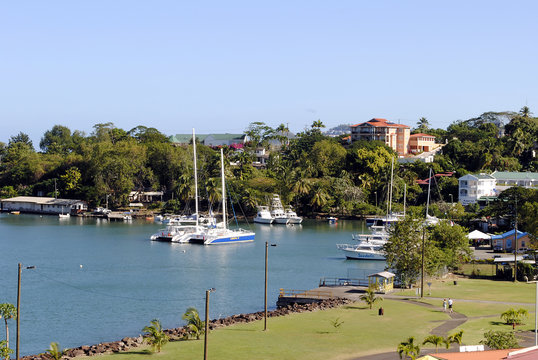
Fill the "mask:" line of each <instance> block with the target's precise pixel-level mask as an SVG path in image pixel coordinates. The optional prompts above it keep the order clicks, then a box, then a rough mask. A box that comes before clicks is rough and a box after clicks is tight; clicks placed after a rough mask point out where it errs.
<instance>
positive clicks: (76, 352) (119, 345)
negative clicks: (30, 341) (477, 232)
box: [22, 298, 352, 360]
mask: <svg viewBox="0 0 538 360" xmlns="http://www.w3.org/2000/svg"><path fill="white" fill-rule="evenodd" d="M351 302H352V301H351V300H348V299H340V298H335V299H326V300H323V301H320V302H319V303H312V304H304V305H299V304H293V305H288V306H285V307H282V308H278V309H276V310H272V311H268V312H267V317H278V316H285V315H288V314H292V313H301V312H309V311H317V310H326V309H331V308H334V307H338V306H341V305H345V304H349V303H351ZM263 318H264V312H263V311H258V312H255V313H250V314H239V315H232V316H228V317H225V318H222V319H215V320H210V322H209V329H210V330H213V329H216V328H219V327H224V326H230V325H235V324H241V323H249V322H253V321H258V320H263ZM164 332H165V333H166V335H168V336H169V337H170V341H179V340H183V339H184V338H185V336H186V334H187V332H188V329H187V327H186V326H183V327H178V328H174V329H166V330H164ZM143 343H144V337H143V336H142V335H140V336H138V337H126V338H123V339H122V340H121V341H114V342H107V343H101V344H97V345H91V346H90V345H83V346H79V347H77V348H73V349H69V350H67V351H66V353H65V355H64V356H63V357H62V358H63V359H69V358H74V357H77V356H93V355H98V354H104V353H117V352H122V351H128V350H130V349H133V348H136V347H139V346H141V345H142V344H143ZM22 359H23V360H51V359H52V357H51V356H50V355H49V354H39V355H30V356H24V357H22Z"/></svg>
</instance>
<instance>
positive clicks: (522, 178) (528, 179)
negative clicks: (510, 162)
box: [491, 171, 538, 193]
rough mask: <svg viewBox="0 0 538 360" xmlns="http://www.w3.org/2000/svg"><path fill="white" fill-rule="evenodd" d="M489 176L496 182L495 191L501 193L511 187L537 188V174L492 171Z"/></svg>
mask: <svg viewBox="0 0 538 360" xmlns="http://www.w3.org/2000/svg"><path fill="white" fill-rule="evenodd" d="M491 176H493V177H494V178H495V180H496V183H495V189H496V190H497V192H499V193H500V192H502V191H504V190H506V189H509V188H511V187H512V186H522V187H525V188H538V173H535V172H516V171H494V172H493V173H492V174H491Z"/></svg>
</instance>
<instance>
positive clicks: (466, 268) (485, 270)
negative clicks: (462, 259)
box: [458, 264, 495, 276]
mask: <svg viewBox="0 0 538 360" xmlns="http://www.w3.org/2000/svg"><path fill="white" fill-rule="evenodd" d="M473 270H474V271H475V272H476V271H477V272H478V273H479V274H480V275H483V276H495V265H493V264H464V265H463V266H462V267H461V269H460V270H459V271H458V273H460V272H461V273H463V274H464V275H466V276H470V275H471V274H472V273H473Z"/></svg>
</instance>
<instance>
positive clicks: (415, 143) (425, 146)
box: [409, 133, 441, 154]
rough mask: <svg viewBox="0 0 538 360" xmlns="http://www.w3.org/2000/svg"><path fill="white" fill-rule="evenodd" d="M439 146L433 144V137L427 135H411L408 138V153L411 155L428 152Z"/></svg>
mask: <svg viewBox="0 0 538 360" xmlns="http://www.w3.org/2000/svg"><path fill="white" fill-rule="evenodd" d="M440 146H441V144H436V143H435V136H433V135H428V134H423V133H420V134H413V135H410V136H409V152H410V153H412V154H418V153H423V152H430V151H433V150H435V149H437V148H438V147H440Z"/></svg>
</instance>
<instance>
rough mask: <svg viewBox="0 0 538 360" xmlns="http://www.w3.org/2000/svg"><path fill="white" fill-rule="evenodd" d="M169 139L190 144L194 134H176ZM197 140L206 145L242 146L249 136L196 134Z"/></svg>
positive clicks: (177, 143) (175, 143)
mask: <svg viewBox="0 0 538 360" xmlns="http://www.w3.org/2000/svg"><path fill="white" fill-rule="evenodd" d="M168 139H169V140H170V142H171V143H172V144H174V145H188V144H190V143H191V142H192V134H176V135H173V136H170V137H169V138H168ZM196 140H197V141H198V142H200V143H201V144H203V145H206V146H212V147H216V146H231V147H235V148H242V147H243V146H244V145H245V143H246V142H247V141H248V138H247V136H246V135H245V134H196Z"/></svg>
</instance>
